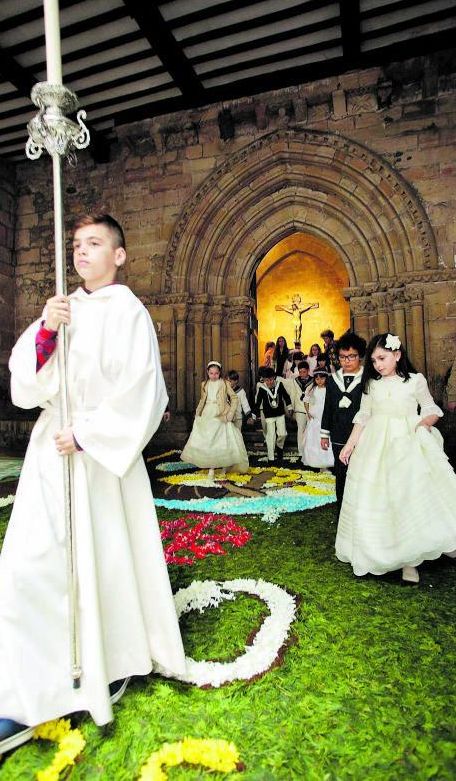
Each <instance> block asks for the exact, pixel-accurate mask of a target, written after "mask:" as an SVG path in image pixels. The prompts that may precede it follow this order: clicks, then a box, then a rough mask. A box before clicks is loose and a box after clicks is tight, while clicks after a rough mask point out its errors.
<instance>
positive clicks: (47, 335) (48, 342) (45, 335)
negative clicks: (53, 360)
mask: <svg viewBox="0 0 456 781" xmlns="http://www.w3.org/2000/svg"><path fill="white" fill-rule="evenodd" d="M56 344H57V331H51V330H50V329H49V328H45V327H44V325H41V327H40V329H39V331H38V332H37V334H36V337H35V349H36V371H37V372H39V370H40V369H42V368H43V366H44V364H45V363H46V361H48V360H49V358H50V357H51V355H52V354H53V352H54V350H55V348H56Z"/></svg>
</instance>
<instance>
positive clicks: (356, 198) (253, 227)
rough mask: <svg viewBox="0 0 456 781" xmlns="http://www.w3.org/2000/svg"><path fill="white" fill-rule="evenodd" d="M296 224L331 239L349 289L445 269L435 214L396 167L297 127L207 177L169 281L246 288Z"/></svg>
mask: <svg viewBox="0 0 456 781" xmlns="http://www.w3.org/2000/svg"><path fill="white" fill-rule="evenodd" d="M295 231H306V232H310V233H314V234H315V235H317V236H319V237H320V238H322V239H324V240H326V241H328V242H330V243H331V245H332V246H333V247H334V248H335V249H336V251H337V252H339V254H340V255H341V257H342V259H343V261H344V263H345V265H346V267H347V270H348V274H349V279H350V287H352V286H357V285H363V284H367V283H369V282H378V281H381V280H385V281H388V280H390V279H391V278H392V277H393V278H394V277H397V276H398V275H401V274H404V273H407V272H412V271H414V270H416V271H421V270H423V269H431V268H436V267H437V252H436V247H435V241H434V236H433V232H432V229H431V226H430V224H429V221H428V219H427V216H426V213H425V211H424V209H423V207H422V205H421V203H420V202H419V199H418V197H417V195H416V193H415V192H414V191H413V189H412V188H411V187H410V186H409V185H408V184H407V182H406V181H405V180H404V179H403V178H402V177H401V176H400V175H399V174H398V173H397V172H396V171H395V170H394V169H393V168H392V166H390V165H389V164H388V163H387V162H386V161H385V160H383V159H382V158H381V157H380V156H379V155H377V154H375V153H374V152H372V151H371V150H369V149H368V148H366V147H365V146H363V145H361V144H358V143H356V142H354V141H351V140H349V139H347V138H344V137H342V136H340V135H337V134H333V133H326V132H323V131H309V130H300V129H297V130H290V129H288V130H281V131H277V132H274V133H272V134H270V135H267V136H263V137H262V138H260V139H258V140H256V141H255V142H254V143H253V144H251V145H250V146H248V147H245V148H244V149H242V150H240V151H238V152H237V153H235V154H234V155H232V156H231V157H230V158H228V159H227V160H226V161H225V162H224V163H223V164H222V165H221V166H219V167H218V168H217V169H216V170H215V171H213V172H212V173H211V174H210V175H209V177H207V179H206V180H205V181H204V182H203V184H202V185H201V186H200V188H199V189H198V190H197V192H196V193H195V195H194V197H193V198H192V199H191V200H190V201H189V202H188V204H187V205H186V207H185V209H184V210H183V212H182V213H181V215H180V218H179V220H178V222H177V225H176V228H175V231H174V234H173V236H172V238H171V240H170V244H169V247H168V251H167V257H166V263H165V280H164V289H165V290H166V291H167V292H179V291H186V292H189V293H191V294H198V293H202V292H207V293H211V294H213V295H221V294H222V293H223V294H225V295H230V296H232V295H235V296H240V295H246V294H247V293H248V289H249V285H250V280H251V277H252V274H253V272H254V269H255V266H256V264H257V262H258V258H259V257H261V256H262V255H264V254H265V253H266V252H267V251H268V250H269V249H270V248H271V246H273V245H274V244H275V243H276V242H277V241H279V240H281V239H282V238H284V237H285V236H287V235H289V234H290V233H293V232H295Z"/></svg>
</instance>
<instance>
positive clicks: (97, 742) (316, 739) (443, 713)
mask: <svg viewBox="0 0 456 781" xmlns="http://www.w3.org/2000/svg"><path fill="white" fill-rule="evenodd" d="M160 515H161V517H162V518H165V517H167V518H172V517H177V513H166V512H161V513H160ZM7 516H8V512H7V511H5V510H4V511H0V528H1V529H2V532H3V530H4V526H5V521H6V518H7ZM334 518H335V515H334V506H333V505H331V506H328V507H324V508H320V509H317V510H313V511H308V512H306V513H304V514H302V515H300V516H298V515H288V516H282V518H281V519H280V520H279V522H278V523H276V524H275V525H274V526H272V527H268V526H266V525H265V524H264V523H262V522H261V521H260V520H258V519H256V518H251V517H250V518H248V517H246V518H244V519H242V520H241V519H240V518H238V519H237V520H238V521H239V522H241V523H243V524H244V525H245V526H247V527H248V528H249V530H250V531H252V533H253V539H252V540H251V541H250V542H249V543H248V544H247V545H246V546H245V547H244V548H242V549H238V550H234V551H233V552H230V553H228V555H226V556H223V557H222V556H210V557H208V558H206V559H205V560H204V561H200V562H198V563H197V564H196V565H194V566H192V567H188V566H187V567H175V566H173V567H171V568H170V574H171V580H172V585H173V589H174V590H176V589H177V588H179V587H183V586H186V585H188V584H189V583H190V582H191V581H192V580H193V579H201V580H202V579H206V578H214V579H218V580H226V579H231V578H235V577H248V578H252V577H253V578H263V579H265V580H269V581H272V582H274V583H277V584H279V585H281V586H284V587H286V588H287V589H288V590H289V591H290V592H293V593H295V594H298V595H299V596H300V598H301V603H300V607H299V611H298V619H297V621H296V622H295V624H294V627H293V631H294V635H295V638H296V641H295V643H294V644H292V645H291V646H290V647H289V648H288V650H287V651H286V653H285V656H284V660H283V664H282V665H281V666H280V667H276V668H275V669H272V670H271V671H269V672H268V673H266V674H265V675H264V676H263V677H262V678H260V679H259V680H257V681H255V682H252V683H245V682H236V683H233V684H231V685H228V686H224V687H222V688H221V689H213V690H200V689H197V688H195V687H192V686H187V685H183V684H179V683H176V682H172V681H168V680H164V679H161V678H159V677H154V676H151V677H150V678H148V679H147V680H143V679H136V680H135V681H134V682H133V683H132V684H131V686H130V687H129V689H128V690H127V693H126V694H125V696H124V697H123V699H122V700H121V701H120V702H119V704H118V705H116V706H115V715H116V718H115V721H114V722H113V723H112V724H111V725H109V726H108V727H107V728H105V729H98V728H97V727H95V726H94V725H93V723H92V722H91V721H90V719H89V718H86V717H83V718H80V719H79V720H78V724H79V726H80V727H81V729H82V731H83V733H84V735H85V737H86V740H87V746H86V748H85V750H84V752H83V754H82V756H81V759H80V762H79V763H78V764H77V766H76V767H75V768H74V769H73V770H72V772H71V774H70V778H71V781H79V780H80V781H83V780H84V781H88V780H90V781H94V780H95V779H104V780H106V779H107V780H108V781H124V780H125V781H127V780H128V781H133V779H135V778H137V775H138V771H139V769H140V767H141V765H142V763H143V762H144V761H145V760H146V759H147V757H148V755H149V754H150V753H151V752H152V751H154V750H156V749H157V748H158V747H159V746H160V745H161V744H162V743H164V742H165V741H175V740H180V739H182V738H183V737H184V736H186V735H190V736H193V737H200V738H201V737H217V738H225V739H227V740H232V741H233V742H234V743H235V744H236V746H237V747H238V749H239V752H240V754H241V758H242V761H243V762H244V764H245V766H246V767H245V770H244V772H243V773H242V775H240V776H239V778H242V779H245V781H288V780H290V779H305V780H306V781H323V780H325V781H338V780H339V779H340V780H341V781H342V780H343V781H345V780H346V781H348V780H350V781H358V779H359V780H360V781H361V779H363V781H365V780H366V779H367V781H401V780H402V779H404V781H405V780H407V781H408V780H409V779H418V780H419V781H424V779H436V780H438V781H444V779H448V781H450V779H451V781H453V779H454V778H455V777H456V748H455V746H456V743H455V736H456V735H455V733H456V709H455V706H456V697H455V694H456V666H455V661H456V632H455V630H454V622H455V615H456V608H455V598H456V564H454V563H452V562H450V561H449V560H444V559H442V560H439V561H438V562H434V563H432V564H429V565H425V566H423V567H422V585H421V586H420V587H419V588H414V587H402V586H401V585H400V584H399V576H398V574H397V573H393V574H391V575H390V576H388V577H385V578H373V577H372V578H363V579H355V578H354V577H353V575H352V573H351V569H350V567H348V566H346V565H343V564H340V563H339V562H337V561H336V559H335V557H334V536H335V522H334ZM264 614H265V609H264V606H263V605H262V604H261V603H260V602H258V600H256V599H254V598H251V597H248V596H240V597H238V598H237V599H236V600H235V601H234V602H224V603H223V604H222V606H221V607H220V608H217V609H210V610H208V611H206V612H205V613H204V614H203V615H200V614H198V613H192V614H189V615H187V616H185V617H183V619H182V624H181V626H182V632H183V637H184V643H185V647H186V651H187V653H188V654H189V655H191V656H193V657H194V658H198V659H209V658H211V659H215V658H219V659H231V658H233V657H234V656H235V655H236V654H237V653H239V652H242V649H243V645H244V643H245V640H246V638H247V637H248V635H249V634H250V632H251V631H252V629H254V628H255V627H257V626H258V624H259V622H260V621H261V618H262V616H264ZM52 754H53V748H52V746H50V745H49V746H48V745H47V744H45V743H43V742H40V743H29V744H27V745H25V746H23V747H21V748H20V749H18V750H17V751H16V752H14V753H13V754H10V755H9V756H7V757H6V758H5V760H4V762H3V764H2V766H1V768H0V778H1V780H2V781H13V779H14V781H19V779H20V781H23V780H24V779H33V778H34V773H35V771H36V770H38V769H41V768H44V767H45V766H46V765H47V764H48V763H49V762H50V759H51V757H52ZM209 777H212V778H213V779H217V781H221V779H225V778H231V777H233V778H234V777H235V774H233V775H224V774H209V772H208V771H204V770H203V769H198V768H188V767H187V768H185V767H179V768H174V769H172V770H171V771H170V772H169V778H170V781H177V779H188V780H189V781H190V779H193V780H194V779H203V778H209Z"/></svg>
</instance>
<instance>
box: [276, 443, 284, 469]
mask: <svg viewBox="0 0 456 781" xmlns="http://www.w3.org/2000/svg"><path fill="white" fill-rule="evenodd" d="M276 450H277V456H276V463H277V465H278V466H280V464H283V448H282V447H278V448H276Z"/></svg>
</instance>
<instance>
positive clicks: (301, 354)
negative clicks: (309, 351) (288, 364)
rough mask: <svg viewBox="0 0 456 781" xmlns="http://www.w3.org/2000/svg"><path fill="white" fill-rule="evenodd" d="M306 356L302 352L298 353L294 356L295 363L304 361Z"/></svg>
mask: <svg viewBox="0 0 456 781" xmlns="http://www.w3.org/2000/svg"><path fill="white" fill-rule="evenodd" d="M305 357H306V356H305V355H304V353H302V352H297V353H295V354H294V355H293V363H297V362H299V361H303V360H304V358H305Z"/></svg>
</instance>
